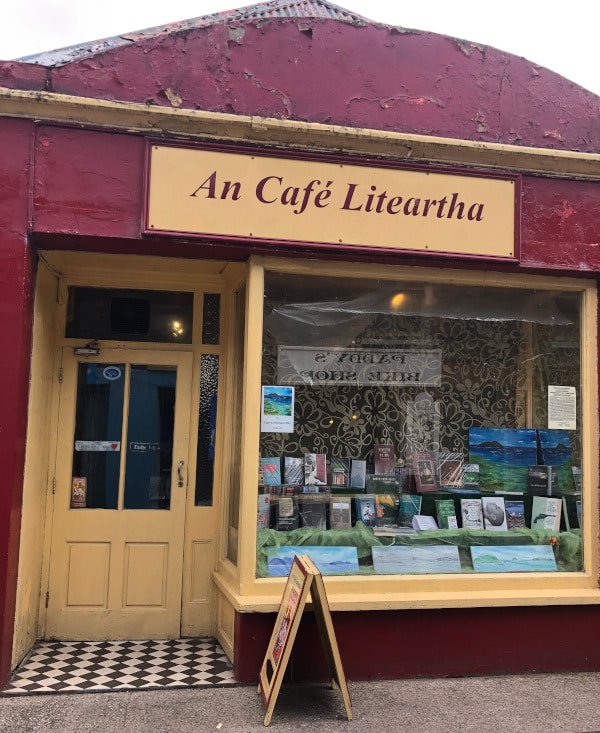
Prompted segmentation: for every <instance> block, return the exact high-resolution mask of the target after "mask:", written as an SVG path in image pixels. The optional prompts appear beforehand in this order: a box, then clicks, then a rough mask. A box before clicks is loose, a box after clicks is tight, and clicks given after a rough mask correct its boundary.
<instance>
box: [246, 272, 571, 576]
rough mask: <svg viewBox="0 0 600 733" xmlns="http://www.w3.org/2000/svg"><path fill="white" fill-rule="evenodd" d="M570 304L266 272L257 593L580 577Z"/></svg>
mask: <svg viewBox="0 0 600 733" xmlns="http://www.w3.org/2000/svg"><path fill="white" fill-rule="evenodd" d="M580 299H581V298H580V294H579V293H570V292H560V291H556V290H552V291H550V290H543V289H528V288H509V287H476V286H473V285H450V284H442V283H429V282H411V281H407V282H393V281H378V280H373V281H368V280H365V279H360V280H359V279H342V278H334V277H314V276H311V277H308V276H301V275H289V274H280V273H274V272H267V273H265V299H264V332H263V344H262V353H263V359H262V410H261V433H260V436H261V438H260V472H259V477H258V487H259V488H258V517H257V524H258V528H259V529H258V532H259V541H258V547H259V551H258V560H257V574H258V576H259V577H266V576H270V575H279V574H281V575H287V572H288V570H289V563H290V562H291V557H293V553H294V550H293V548H294V547H296V546H298V545H302V546H303V547H304V548H305V547H306V546H310V547H314V548H316V549H314V550H311V551H312V552H314V553H315V556H316V559H317V561H318V564H319V562H320V563H322V566H321V569H322V570H323V572H325V573H340V572H343V573H362V574H385V573H392V574H401V573H402V574H404V573H410V574H427V573H473V572H536V571H541V572H545V571H549V572H554V571H556V572H568V571H577V570H581V568H582V551H581V550H582V548H581V531H580V524H581V506H582V496H581V458H582V456H581V451H582V446H581V436H580V425H581V418H580V408H581V405H580V397H581V390H580V343H579V342H580ZM290 547H291V548H292V549H291V550H290V549H288V548H290Z"/></svg>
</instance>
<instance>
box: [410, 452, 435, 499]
mask: <svg viewBox="0 0 600 733" xmlns="http://www.w3.org/2000/svg"><path fill="white" fill-rule="evenodd" d="M412 459H413V466H414V468H415V481H416V484H417V491H418V492H419V493H420V494H423V493H425V492H426V491H437V490H438V486H437V481H436V478H435V463H434V461H433V455H432V454H431V453H429V452H425V453H418V452H416V453H413V455H412Z"/></svg>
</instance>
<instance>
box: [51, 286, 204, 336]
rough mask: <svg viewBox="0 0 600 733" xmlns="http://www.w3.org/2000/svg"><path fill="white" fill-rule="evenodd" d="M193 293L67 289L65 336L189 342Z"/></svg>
mask: <svg viewBox="0 0 600 733" xmlns="http://www.w3.org/2000/svg"><path fill="white" fill-rule="evenodd" d="M193 303H194V295H193V293H175V292H167V291H162V290H116V289H111V288H80V287H72V288H69V300H68V308H67V325H66V336H67V338H84V339H96V340H114V341H148V342H153V343H181V344H191V343H192V325H193Z"/></svg>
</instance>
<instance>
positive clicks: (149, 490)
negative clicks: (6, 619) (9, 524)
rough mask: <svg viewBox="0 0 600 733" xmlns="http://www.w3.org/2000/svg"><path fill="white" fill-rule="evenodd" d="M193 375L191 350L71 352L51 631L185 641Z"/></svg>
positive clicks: (59, 463)
mask: <svg viewBox="0 0 600 733" xmlns="http://www.w3.org/2000/svg"><path fill="white" fill-rule="evenodd" d="M92 359H93V361H91V360H92ZM191 383H192V355H191V354H189V353H170V352H156V351H149V350H121V349H119V350H118V351H116V350H115V351H112V352H111V351H110V350H108V349H102V351H101V353H100V355H98V356H93V357H77V356H74V355H73V353H72V349H68V348H65V349H64V352H63V383H62V387H61V395H60V410H59V419H58V442H57V460H56V470H55V473H56V475H55V478H56V490H55V496H54V511H53V524H52V546H51V553H50V569H49V595H48V609H47V616H46V637H47V638H61V639H143V638H152V637H153V638H177V637H179V635H180V620H181V590H182V567H183V533H184V524H185V511H186V492H187V483H188V480H187V479H188V474H187V466H188V461H189V445H188V443H189V430H190V400H191V391H190V390H191Z"/></svg>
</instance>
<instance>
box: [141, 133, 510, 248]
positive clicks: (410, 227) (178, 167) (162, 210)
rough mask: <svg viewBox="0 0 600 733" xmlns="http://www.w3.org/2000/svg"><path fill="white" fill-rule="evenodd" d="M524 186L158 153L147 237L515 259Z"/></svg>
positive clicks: (411, 172)
mask: <svg viewBox="0 0 600 733" xmlns="http://www.w3.org/2000/svg"><path fill="white" fill-rule="evenodd" d="M517 180H518V178H517V177H516V176H512V177H511V176H508V175H505V176H503V177H500V176H485V175H483V174H478V173H466V172H465V173H464V174H461V175H458V174H453V173H447V172H440V171H434V170H425V169H419V170H415V169H408V168H391V167H384V166H381V167H375V166H372V165H369V166H366V165H348V164H346V163H330V162H325V161H318V160H312V159H311V160H296V159H292V158H288V157H271V156H267V155H250V154H242V153H226V152H220V151H214V150H204V149H200V148H185V147H175V146H168V145H152V146H151V148H150V167H149V174H148V182H147V220H146V223H145V231H146V232H161V233H165V234H169V233H173V234H181V233H185V234H190V235H200V236H212V237H223V238H242V239H250V240H255V239H260V240H266V241H276V242H307V243H324V244H330V245H343V246H346V245H357V246H361V247H381V248H386V249H394V250H396V249H403V250H418V251H422V252H427V251H428V252H438V253H453V254H460V255H469V256H484V257H499V258H504V259H514V258H516V257H517V252H516V243H517V239H516V220H517V217H516V213H515V208H516V201H517V196H516V192H515V191H516V182H517Z"/></svg>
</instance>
